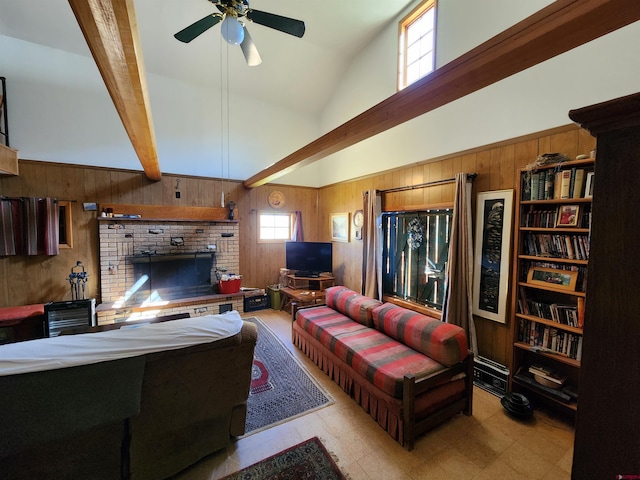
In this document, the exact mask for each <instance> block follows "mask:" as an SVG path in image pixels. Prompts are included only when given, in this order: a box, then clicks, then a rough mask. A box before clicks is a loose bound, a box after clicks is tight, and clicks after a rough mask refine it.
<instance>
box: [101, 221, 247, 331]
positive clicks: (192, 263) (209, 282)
mask: <svg viewBox="0 0 640 480" xmlns="http://www.w3.org/2000/svg"><path fill="white" fill-rule="evenodd" d="M98 224H99V248H100V249H99V256H100V292H101V298H102V303H101V305H100V306H99V307H98V309H97V312H98V323H99V324H105V323H112V322H122V321H127V320H138V319H143V318H150V317H156V316H164V315H172V314H175V313H185V312H188V313H189V314H190V315H191V316H197V315H205V314H211V313H219V312H220V311H224V310H226V309H233V310H238V311H240V312H242V303H243V297H242V294H225V295H219V294H217V288H216V287H217V276H216V271H226V272H228V273H235V274H239V273H240V272H239V268H240V262H239V227H238V223H237V222H231V221H158V220H144V219H138V218H131V219H129V218H102V217H101V218H100V219H99V221H98Z"/></svg>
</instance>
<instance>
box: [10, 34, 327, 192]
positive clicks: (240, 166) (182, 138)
mask: <svg viewBox="0 0 640 480" xmlns="http://www.w3.org/2000/svg"><path fill="white" fill-rule="evenodd" d="M0 52H2V54H1V55H0V74H1V75H3V76H5V77H7V103H8V105H7V107H8V112H9V133H10V141H11V146H12V147H13V148H16V149H18V150H19V155H20V158H21V159H32V160H44V161H52V162H62V163H71V164H82V165H93V166H104V167H112V168H125V169H134V170H141V168H142V167H141V166H140V162H139V160H138V158H137V156H136V154H135V152H134V150H133V147H132V146H131V142H130V141H129V138H128V136H127V134H126V131H125V130H124V127H123V126H122V123H121V122H120V119H119V117H118V114H117V112H116V110H115V107H114V106H113V103H112V102H111V99H110V97H109V95H108V93H107V90H106V88H105V86H104V83H103V81H102V78H101V77H100V75H99V72H98V69H97V67H96V65H95V63H94V61H93V59H92V58H90V57H85V56H82V55H76V54H72V53H68V52H65V51H62V50H56V49H52V48H49V47H45V46H41V45H37V44H33V43H29V42H25V41H22V40H18V39H15V38H12V37H7V36H2V35H0ZM70 73H71V74H70ZM147 83H148V88H149V97H150V103H151V105H152V109H153V110H152V116H153V121H154V130H155V135H156V142H157V150H158V158H159V159H160V168H161V171H162V172H164V173H181V174H186V175H198V176H208V177H224V178H233V179H242V180H244V179H245V178H247V177H248V176H251V175H253V174H255V173H257V172H258V171H259V170H260V169H261V168H263V165H264V163H265V162H266V161H267V159H269V160H268V161H269V162H273V160H272V159H274V158H275V159H280V158H283V157H284V156H286V155H288V154H289V153H291V152H292V151H295V150H297V149H299V148H300V147H302V146H304V145H306V144H307V143H309V142H311V141H312V140H314V139H315V138H317V137H318V136H319V134H320V127H319V120H318V119H316V118H313V117H311V116H308V115H304V114H301V113H296V112H293V111H290V110H287V109H284V108H280V107H278V106H276V105H269V104H265V103H264V102H261V101H258V100H256V99H252V98H251V97H249V96H248V95H242V96H240V95H235V94H230V96H229V105H230V114H229V125H230V127H231V128H230V137H229V138H228V141H227V135H226V131H227V130H226V123H227V120H226V115H225V118H223V119H222V123H223V124H224V131H223V132H222V133H221V113H220V103H221V95H220V90H219V89H218V88H216V87H212V88H210V89H207V88H205V87H203V86H195V85H188V84H186V83H184V82H180V81H177V80H174V79H171V78H169V77H164V76H159V75H154V74H147ZM225 111H226V110H225ZM221 141H224V151H223V150H222V147H221ZM228 145H231V152H230V154H229V156H227V146H228ZM255 159H263V161H262V162H257V163H256V162H254V160H255ZM223 168H224V170H223Z"/></svg>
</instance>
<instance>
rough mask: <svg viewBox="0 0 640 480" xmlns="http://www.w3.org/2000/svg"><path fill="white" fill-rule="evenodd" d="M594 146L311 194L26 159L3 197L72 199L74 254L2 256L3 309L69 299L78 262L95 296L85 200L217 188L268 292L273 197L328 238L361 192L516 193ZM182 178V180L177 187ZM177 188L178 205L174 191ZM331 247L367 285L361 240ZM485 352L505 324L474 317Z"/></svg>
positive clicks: (446, 197) (211, 198)
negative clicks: (529, 173) (524, 175)
mask: <svg viewBox="0 0 640 480" xmlns="http://www.w3.org/2000/svg"><path fill="white" fill-rule="evenodd" d="M594 146H595V140H594V139H593V137H591V136H590V135H589V134H588V133H587V132H585V131H583V130H581V129H579V128H578V127H577V126H575V125H568V126H564V127H559V128H556V129H552V130H548V131H544V132H540V133H537V134H532V135H528V136H526V137H521V138H518V139H513V140H509V141H505V142H500V143H497V144H493V145H489V146H485V147H480V148H476V149H473V150H469V151H465V152H461V153H458V154H455V155H449V156H446V157H442V158H438V159H431V160H425V161H424V162H421V163H418V164H414V165H412V166H409V167H405V168H400V169H396V170H393V171H388V172H385V173H382V174H378V175H373V176H370V177H366V178H361V179H358V180H354V181H350V182H344V183H340V184H336V185H331V186H328V187H324V188H320V189H314V188H306V187H292V186H284V185H265V186H262V187H258V188H254V189H245V188H244V187H243V186H242V184H241V183H240V182H232V181H221V180H219V179H211V178H201V177H185V176H178V175H169V174H164V175H163V176H162V180H161V181H160V182H150V181H149V180H147V179H146V177H145V176H144V174H143V173H142V172H134V171H122V170H109V169H104V168H96V167H83V166H71V165H62V164H52V163H49V162H37V161H26V160H21V161H20V176H18V177H8V176H4V177H2V176H0V194H1V195H5V196H27V197H29V196H37V197H47V196H49V197H56V198H58V199H61V200H72V201H73V204H72V212H73V229H74V231H73V236H74V248H73V249H70V250H62V251H61V252H60V254H59V255H57V256H52V257H44V256H36V257H26V256H13V257H0V307H3V306H13V305H24V304H30V303H45V302H49V301H60V300H68V299H70V289H69V284H68V281H67V276H68V275H69V273H70V269H71V267H72V266H73V265H75V263H76V261H78V260H80V261H82V262H83V264H84V265H85V267H86V269H87V271H88V273H89V281H88V284H87V290H86V295H87V297H96V298H98V300H99V285H98V281H99V271H98V268H99V264H98V227H97V221H96V214H97V212H85V211H83V208H82V203H83V202H96V203H98V204H100V203H129V204H149V205H177V206H202V207H205V206H209V207H210V206H220V196H221V191H222V189H224V191H225V192H228V195H227V197H226V199H227V201H228V200H229V199H231V200H233V201H235V202H236V203H237V212H238V217H237V218H238V219H239V220H240V273H241V274H242V275H243V276H244V279H243V285H244V286H251V287H265V286H267V285H270V284H273V283H277V282H278V278H279V271H280V268H281V267H284V265H285V257H284V245H283V244H268V243H258V241H257V228H258V225H257V214H258V212H259V211H262V210H270V207H269V204H268V197H269V194H270V193H271V192H272V191H274V190H279V191H281V192H282V193H283V194H284V195H285V198H286V202H285V205H284V207H283V208H282V209H281V211H287V212H293V211H296V210H299V211H301V212H302V218H303V227H304V238H305V240H310V241H330V240H331V232H330V228H329V224H330V215H331V213H338V212H349V213H350V214H351V216H352V215H353V212H354V211H355V210H357V209H360V208H362V193H363V192H365V191H367V190H370V189H378V190H384V189H389V188H394V187H403V186H410V185H416V184H420V183H424V182H430V181H434V180H441V179H446V178H452V177H453V176H455V174H456V173H458V172H468V173H474V172H475V173H477V174H478V177H477V178H476V179H475V181H474V185H473V195H474V198H475V195H476V194H477V193H479V192H484V191H491V190H501V189H509V188H515V185H516V181H517V180H516V179H517V175H518V170H519V169H520V168H522V167H524V166H526V165H527V164H530V163H532V162H533V161H535V159H536V157H537V156H538V155H539V154H542V153H548V152H561V153H564V154H566V155H567V156H568V157H569V158H574V157H575V156H576V155H578V154H581V153H584V154H588V153H589V151H590V150H592V149H593V148H594ZM178 180H179V182H178ZM177 190H178V191H180V193H181V196H180V199H176V198H175V192H176V191H177ZM453 195H454V185H453V184H449V185H441V186H433V187H427V188H421V189H415V190H407V191H404V192H396V193H389V194H386V195H385V197H384V207H385V208H386V209H401V208H405V207H410V208H417V207H420V206H429V205H437V204H442V203H451V202H452V201H453ZM349 240H350V241H349V242H346V243H338V242H336V243H334V275H335V276H336V283H337V284H342V285H346V286H348V287H350V288H353V289H354V290H360V288H361V284H362V283H361V269H362V241H360V240H356V239H355V231H354V229H353V225H351V230H350V239H349ZM476 325H477V330H478V345H479V350H480V354H481V355H483V356H485V357H488V358H491V359H493V360H495V361H497V362H500V363H503V364H508V363H509V361H510V360H509V359H510V350H511V348H510V342H509V340H508V331H509V329H508V325H502V324H498V323H496V322H492V321H489V320H485V319H482V318H476Z"/></svg>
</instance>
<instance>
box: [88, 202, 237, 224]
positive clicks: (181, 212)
mask: <svg viewBox="0 0 640 480" xmlns="http://www.w3.org/2000/svg"><path fill="white" fill-rule="evenodd" d="M103 208H104V209H108V208H111V209H112V210H113V214H114V215H119V214H122V215H140V218H129V217H100V216H98V219H99V220H109V221H114V220H127V221H129V220H134V221H135V220H162V221H215V222H237V221H238V220H229V209H228V208H222V207H182V206H175V205H136V204H126V203H101V204H100V205H99V207H98V210H99V211H101V210H102V209H103ZM235 213H236V215H237V209H236V211H235ZM98 215H100V214H98ZM236 218H237V216H236Z"/></svg>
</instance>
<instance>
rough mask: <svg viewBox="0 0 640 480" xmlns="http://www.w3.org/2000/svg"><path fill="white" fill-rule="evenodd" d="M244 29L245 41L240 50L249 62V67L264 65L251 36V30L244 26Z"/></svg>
mask: <svg viewBox="0 0 640 480" xmlns="http://www.w3.org/2000/svg"><path fill="white" fill-rule="evenodd" d="M242 28H243V30H244V40H243V41H242V43H241V44H240V48H241V49H242V53H243V54H244V58H245V59H246V60H247V65H249V66H250V67H255V66H257V65H260V64H261V63H262V58H260V54H259V53H258V49H257V48H256V45H255V44H254V43H253V39H252V38H251V35H249V30H247V27H245V26H244V25H243V26H242Z"/></svg>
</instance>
